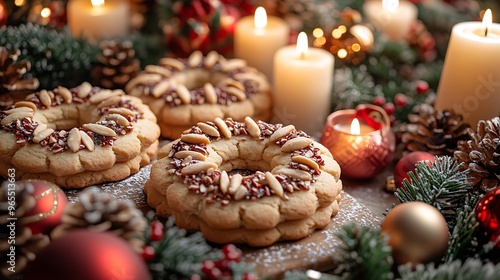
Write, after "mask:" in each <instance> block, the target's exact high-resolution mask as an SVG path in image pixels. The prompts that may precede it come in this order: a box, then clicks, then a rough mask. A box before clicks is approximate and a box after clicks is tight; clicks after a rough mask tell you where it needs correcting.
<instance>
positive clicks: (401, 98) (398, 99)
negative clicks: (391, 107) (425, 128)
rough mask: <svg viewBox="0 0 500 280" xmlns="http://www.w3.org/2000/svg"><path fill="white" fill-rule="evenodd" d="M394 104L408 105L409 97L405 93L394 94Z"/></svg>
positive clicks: (399, 105)
mask: <svg viewBox="0 0 500 280" xmlns="http://www.w3.org/2000/svg"><path fill="white" fill-rule="evenodd" d="M394 104H396V106H398V107H406V105H408V97H407V96H406V95H404V94H403V93H398V94H396V96H394Z"/></svg>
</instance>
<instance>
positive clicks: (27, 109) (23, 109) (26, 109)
mask: <svg viewBox="0 0 500 280" xmlns="http://www.w3.org/2000/svg"><path fill="white" fill-rule="evenodd" d="M21 112H24V113H32V114H33V109H32V108H30V107H16V108H12V109H10V110H7V111H5V113H6V114H7V115H10V114H14V113H21Z"/></svg>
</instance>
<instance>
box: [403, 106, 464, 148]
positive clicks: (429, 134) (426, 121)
mask: <svg viewBox="0 0 500 280" xmlns="http://www.w3.org/2000/svg"><path fill="white" fill-rule="evenodd" d="M408 119H409V120H410V122H411V124H410V125H409V127H410V128H409V130H408V131H407V132H405V133H403V136H402V139H401V141H402V142H403V143H404V145H405V148H406V149H407V150H408V151H410V152H415V151H424V152H429V153H431V154H434V155H437V156H444V155H448V156H452V155H453V152H454V151H456V150H457V144H458V141H462V140H468V139H470V138H469V135H468V133H467V129H468V128H470V126H469V125H468V124H466V123H463V117H462V115H458V114H455V112H453V111H448V110H444V111H436V110H434V108H433V107H432V106H430V105H428V104H422V105H420V107H419V111H418V115H416V114H411V115H408Z"/></svg>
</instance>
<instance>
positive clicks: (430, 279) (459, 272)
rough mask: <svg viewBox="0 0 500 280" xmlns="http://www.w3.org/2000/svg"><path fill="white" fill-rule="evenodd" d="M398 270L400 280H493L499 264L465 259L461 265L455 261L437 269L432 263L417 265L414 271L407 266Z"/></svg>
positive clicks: (498, 273)
mask: <svg viewBox="0 0 500 280" xmlns="http://www.w3.org/2000/svg"><path fill="white" fill-rule="evenodd" d="M398 270H399V273H400V275H401V279H402V280H437V279H461V280H469V279H470V280H476V279H482V280H494V279H498V275H500V264H497V265H494V264H492V263H485V264H483V263H482V262H481V260H479V259H467V260H466V261H465V262H464V263H463V265H462V261H460V260H456V261H454V262H449V263H444V264H441V265H440V266H438V267H434V264H432V263H431V264H429V265H427V266H424V265H417V267H416V268H415V270H413V269H412V267H411V266H409V265H402V266H400V267H399V268H398Z"/></svg>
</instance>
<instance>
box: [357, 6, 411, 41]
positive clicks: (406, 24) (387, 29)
mask: <svg viewBox="0 0 500 280" xmlns="http://www.w3.org/2000/svg"><path fill="white" fill-rule="evenodd" d="M363 10H364V11H365V14H366V17H367V18H368V21H370V22H371V23H372V24H373V25H374V26H375V27H376V28H378V29H380V30H381V31H382V33H383V34H384V35H385V36H387V37H388V38H389V39H391V40H395V41H398V40H405V38H406V37H407V36H408V33H409V31H410V28H411V25H412V23H413V22H414V21H415V20H416V19H417V15H418V9H417V7H416V6H415V5H414V4H412V3H410V2H408V1H399V0H382V1H378V0H371V1H366V2H365V4H364V5H363Z"/></svg>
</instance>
